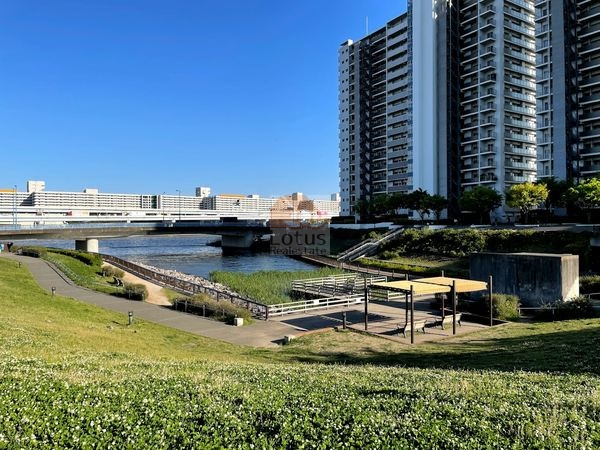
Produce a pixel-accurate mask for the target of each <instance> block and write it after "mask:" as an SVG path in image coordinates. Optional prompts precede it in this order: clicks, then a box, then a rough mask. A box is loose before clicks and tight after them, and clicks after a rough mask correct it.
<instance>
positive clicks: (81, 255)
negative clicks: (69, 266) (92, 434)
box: [48, 248, 102, 266]
mask: <svg viewBox="0 0 600 450" xmlns="http://www.w3.org/2000/svg"><path fill="white" fill-rule="evenodd" d="M48 251H49V252H52V253H58V254H60V255H65V256H69V257H71V258H75V259H77V260H79V261H81V262H82V263H84V264H86V265H88V266H101V265H102V257H101V256H100V255H98V254H97V253H88V252H84V251H81V250H65V249H59V248H50V249H48Z"/></svg>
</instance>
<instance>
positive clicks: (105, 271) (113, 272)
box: [102, 266, 125, 278]
mask: <svg viewBox="0 0 600 450" xmlns="http://www.w3.org/2000/svg"><path fill="white" fill-rule="evenodd" d="M102 276H103V277H115V278H123V277H124V276H125V272H123V271H122V270H121V269H119V268H117V267H113V266H102Z"/></svg>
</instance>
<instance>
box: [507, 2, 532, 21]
mask: <svg viewBox="0 0 600 450" xmlns="http://www.w3.org/2000/svg"><path fill="white" fill-rule="evenodd" d="M505 3H507V1H505ZM531 12H532V13H533V10H532V11H531ZM504 14H506V15H507V16H511V17H514V18H516V19H519V20H522V21H523V22H525V23H533V22H534V20H535V15H534V14H523V13H521V12H518V11H515V10H514V9H512V8H506V7H505V8H504ZM509 26H510V25H509Z"/></svg>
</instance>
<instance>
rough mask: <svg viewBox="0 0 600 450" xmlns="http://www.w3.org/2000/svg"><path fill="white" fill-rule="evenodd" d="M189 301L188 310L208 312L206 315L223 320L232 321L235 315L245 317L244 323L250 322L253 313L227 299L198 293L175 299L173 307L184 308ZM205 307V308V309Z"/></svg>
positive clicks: (195, 312) (198, 312)
mask: <svg viewBox="0 0 600 450" xmlns="http://www.w3.org/2000/svg"><path fill="white" fill-rule="evenodd" d="M185 301H187V302H188V303H187V311H188V312H190V313H192V314H202V313H203V312H204V313H205V314H206V317H211V318H213V319H215V320H219V321H221V322H230V321H232V320H233V318H235V317H241V318H243V319H244V323H250V321H251V320H252V314H251V313H250V311H248V310H247V309H246V308H240V307H239V306H236V305H234V304H233V303H230V302H228V301H226V300H221V301H216V300H215V299H213V298H211V297H209V296H208V295H206V294H198V295H194V296H193V297H189V298H184V299H181V298H179V299H175V300H174V301H173V308H175V309H178V310H182V309H183V308H184V307H183V306H182V304H183V303H184V302H185ZM203 307H204V309H203Z"/></svg>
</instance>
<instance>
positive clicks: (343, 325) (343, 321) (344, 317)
mask: <svg viewBox="0 0 600 450" xmlns="http://www.w3.org/2000/svg"><path fill="white" fill-rule="evenodd" d="M342 329H344V330H345V329H346V311H344V312H343V313H342Z"/></svg>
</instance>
